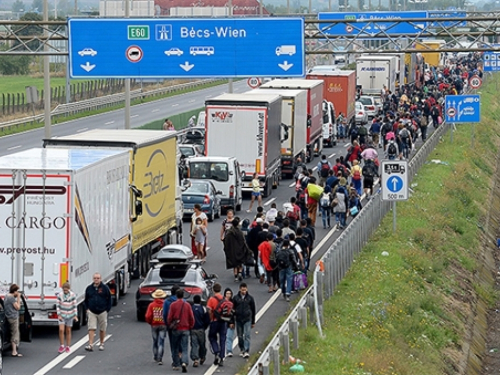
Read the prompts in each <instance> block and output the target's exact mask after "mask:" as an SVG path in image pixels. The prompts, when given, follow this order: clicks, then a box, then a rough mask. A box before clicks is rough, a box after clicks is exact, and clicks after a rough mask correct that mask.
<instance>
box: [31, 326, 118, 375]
mask: <svg viewBox="0 0 500 375" xmlns="http://www.w3.org/2000/svg"><path fill="white" fill-rule="evenodd" d="M111 336H112V335H107V336H106V337H105V338H104V342H106V341H108V339H109V338H110V337H111ZM88 341H89V340H88V337H87V336H84V337H82V338H81V339H80V341H78V342H77V343H76V344H73V345H72V346H71V352H75V351H76V350H78V349H80V348H81V347H82V346H84V345H85V344H86V343H87V342H88ZM96 344H97V342H95V343H94V346H95V345H96ZM70 355H71V353H63V354H59V355H58V356H57V357H56V358H54V359H53V360H52V361H51V362H49V363H47V364H46V365H45V366H43V367H42V368H41V369H40V370H38V371H37V372H35V373H34V374H33V375H45V374H46V373H48V372H49V371H50V370H52V369H53V368H54V367H56V366H57V365H58V364H59V363H61V362H63V361H64V360H65V359H67V358H68V357H69V356H70Z"/></svg>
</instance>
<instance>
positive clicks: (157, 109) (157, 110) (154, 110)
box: [151, 108, 160, 113]
mask: <svg viewBox="0 0 500 375" xmlns="http://www.w3.org/2000/svg"><path fill="white" fill-rule="evenodd" d="M151 112H153V113H155V112H160V109H159V108H156V109H153V110H152V111H151Z"/></svg>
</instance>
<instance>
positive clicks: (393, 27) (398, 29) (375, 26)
mask: <svg viewBox="0 0 500 375" xmlns="http://www.w3.org/2000/svg"><path fill="white" fill-rule="evenodd" d="M413 18H427V12H370V13H363V12H352V13H350V12H335V13H321V12H320V13H318V20H320V21H322V20H323V21H326V20H345V21H352V22H349V24H345V23H337V24H332V25H326V24H321V27H322V31H323V32H324V33H325V34H328V35H362V36H370V37H374V36H378V37H381V36H386V35H402V34H411V33H418V32H421V31H422V30H423V29H424V28H425V27H426V26H427V22H400V21H401V20H405V19H413ZM375 20H377V21H379V20H387V22H375V23H374V22H371V21H375Z"/></svg>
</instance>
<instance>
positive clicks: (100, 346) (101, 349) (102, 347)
mask: <svg viewBox="0 0 500 375" xmlns="http://www.w3.org/2000/svg"><path fill="white" fill-rule="evenodd" d="M99 350H100V351H101V352H102V351H103V350H104V345H103V344H101V345H99Z"/></svg>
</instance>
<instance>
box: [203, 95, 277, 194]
mask: <svg viewBox="0 0 500 375" xmlns="http://www.w3.org/2000/svg"><path fill="white" fill-rule="evenodd" d="M281 102H282V99H281V96H279V95H276V94H264V93H263V94H262V95H251V94H222V95H219V96H217V97H215V98H211V99H208V100H206V101H205V111H206V123H205V156H234V157H236V159H237V160H238V162H239V165H240V168H241V171H242V177H243V182H242V190H243V191H245V192H250V191H252V176H253V174H254V173H257V175H258V176H259V180H260V181H261V183H262V189H261V190H262V191H263V195H264V197H267V196H269V195H271V192H272V190H271V189H272V188H276V187H277V186H278V184H279V177H280V174H281V172H280V156H281V153H280V150H281V136H280V134H281V129H282V126H281V106H282V103H281Z"/></svg>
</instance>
